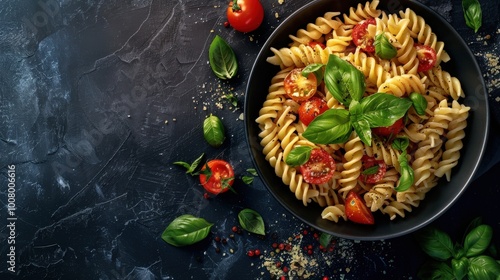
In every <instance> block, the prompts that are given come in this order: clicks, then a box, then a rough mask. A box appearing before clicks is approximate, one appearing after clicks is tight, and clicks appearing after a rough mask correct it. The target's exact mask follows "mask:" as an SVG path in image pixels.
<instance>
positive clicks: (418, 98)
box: [410, 92, 427, 116]
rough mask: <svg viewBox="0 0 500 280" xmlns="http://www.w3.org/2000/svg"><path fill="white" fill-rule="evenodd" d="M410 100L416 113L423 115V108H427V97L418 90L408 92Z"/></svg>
mask: <svg viewBox="0 0 500 280" xmlns="http://www.w3.org/2000/svg"><path fill="white" fill-rule="evenodd" d="M410 100H411V102H412V104H413V108H415V112H417V114H419V115H421V116H423V115H425V109H427V99H425V97H424V96H423V95H421V94H420V93H418V92H412V93H410Z"/></svg>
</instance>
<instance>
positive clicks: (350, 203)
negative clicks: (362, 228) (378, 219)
mask: <svg viewBox="0 0 500 280" xmlns="http://www.w3.org/2000/svg"><path fill="white" fill-rule="evenodd" d="M345 214H346V216H347V218H348V219H349V220H350V221H352V222H355V223H358V224H366V225H373V224H374V223H375V219H374V218H373V214H372V212H370V210H368V207H366V204H365V202H364V201H363V199H361V197H360V196H359V194H357V193H356V192H354V191H350V192H349V193H348V194H347V197H346V200H345Z"/></svg>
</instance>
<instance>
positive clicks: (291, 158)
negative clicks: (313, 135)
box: [285, 146, 313, 166]
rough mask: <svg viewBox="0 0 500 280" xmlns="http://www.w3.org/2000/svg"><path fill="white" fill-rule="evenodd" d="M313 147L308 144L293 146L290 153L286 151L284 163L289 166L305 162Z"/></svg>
mask: <svg viewBox="0 0 500 280" xmlns="http://www.w3.org/2000/svg"><path fill="white" fill-rule="evenodd" d="M312 150H313V147H310V146H298V147H295V148H293V149H292V150H291V151H290V153H288V155H287V157H286V159H285V163H286V164H288V165H290V166H299V165H302V164H304V163H306V162H307V161H308V160H309V157H310V156H311V151H312Z"/></svg>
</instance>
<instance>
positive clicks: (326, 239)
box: [319, 232, 333, 248]
mask: <svg viewBox="0 0 500 280" xmlns="http://www.w3.org/2000/svg"><path fill="white" fill-rule="evenodd" d="M332 239H333V235H331V234H328V233H326V232H322V233H321V234H320V236H319V244H321V246H323V248H328V246H330V243H331V242H332Z"/></svg>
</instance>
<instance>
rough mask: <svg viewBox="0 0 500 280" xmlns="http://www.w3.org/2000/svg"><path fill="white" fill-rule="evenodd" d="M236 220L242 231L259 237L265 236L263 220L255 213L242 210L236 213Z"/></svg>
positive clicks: (250, 210) (247, 209) (249, 210)
mask: <svg viewBox="0 0 500 280" xmlns="http://www.w3.org/2000/svg"><path fill="white" fill-rule="evenodd" d="M238 220H239V222H240V225H241V227H242V228H243V229H244V230H246V231H249V232H251V233H255V234H259V235H266V232H265V225H264V220H263V219H262V216H261V215H260V214H259V213H257V212H256V211H254V210H252V209H249V208H246V209H243V210H241V211H240V213H238Z"/></svg>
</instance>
